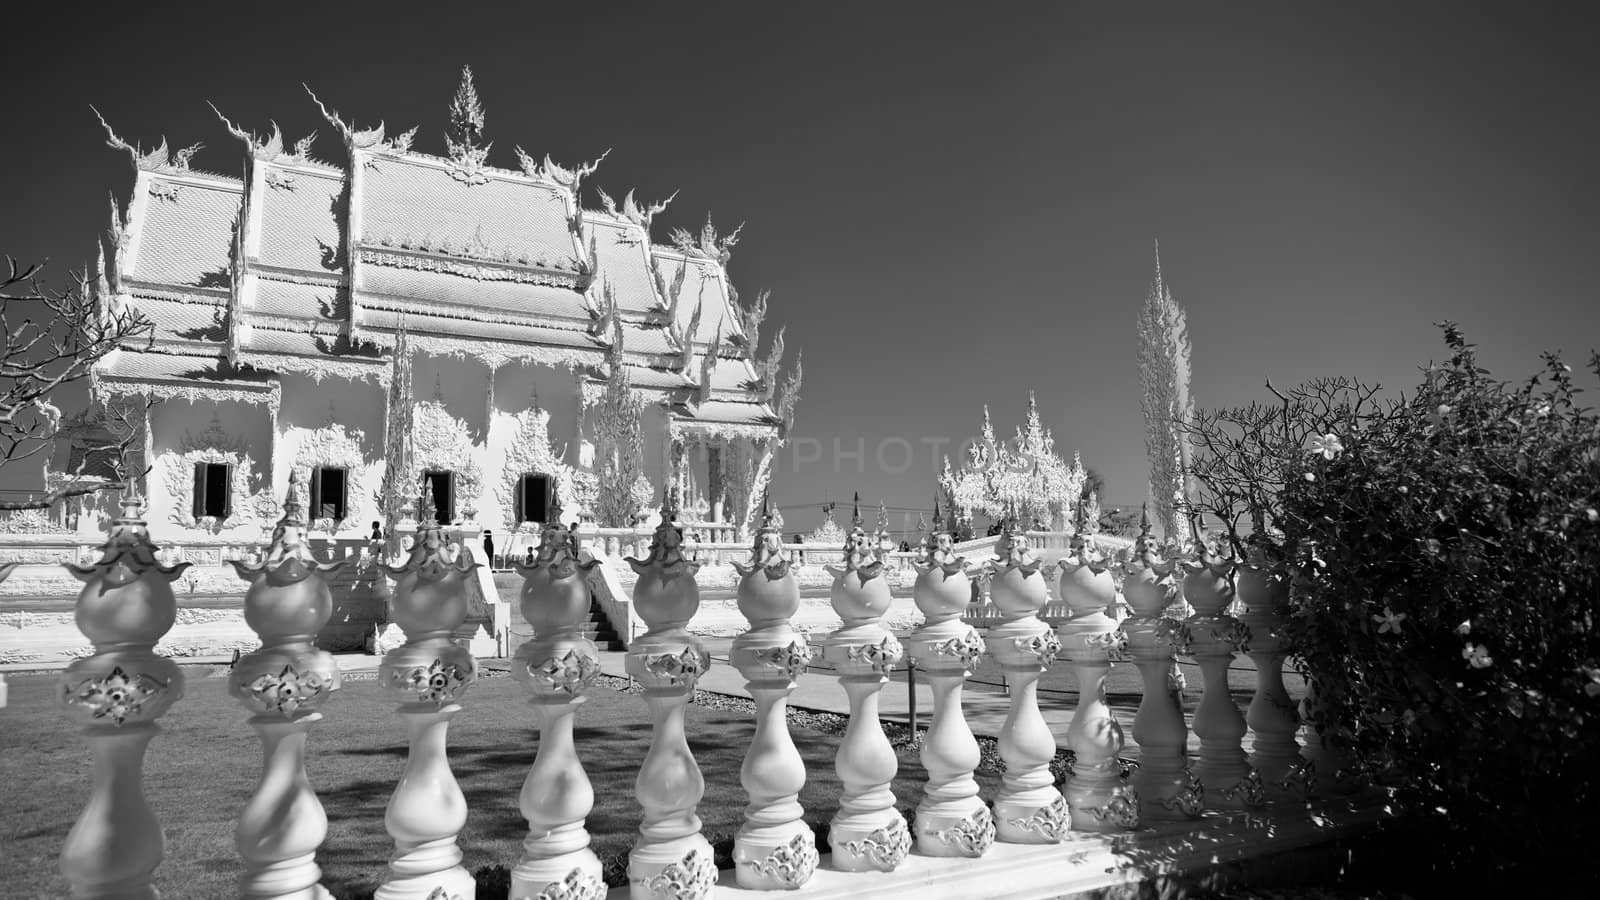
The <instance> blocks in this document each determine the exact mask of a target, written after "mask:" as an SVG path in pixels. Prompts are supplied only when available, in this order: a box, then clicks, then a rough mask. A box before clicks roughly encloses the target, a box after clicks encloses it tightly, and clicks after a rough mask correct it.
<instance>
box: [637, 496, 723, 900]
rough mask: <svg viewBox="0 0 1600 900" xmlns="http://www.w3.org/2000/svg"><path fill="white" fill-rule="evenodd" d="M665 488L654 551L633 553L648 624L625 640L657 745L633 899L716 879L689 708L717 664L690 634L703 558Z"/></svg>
mask: <svg viewBox="0 0 1600 900" xmlns="http://www.w3.org/2000/svg"><path fill="white" fill-rule="evenodd" d="M677 517H678V511H677V510H676V509H675V508H673V506H672V491H671V490H669V489H663V490H662V500H661V524H659V525H658V526H656V532H655V537H654V539H653V540H651V542H650V555H649V556H648V557H646V558H644V559H629V560H628V565H629V566H631V567H632V568H633V571H634V572H635V573H636V574H637V575H638V576H639V580H638V581H637V582H635V583H634V586H633V608H634V609H635V610H637V611H638V613H639V618H640V619H642V620H644V623H645V627H646V629H647V630H646V631H645V633H644V634H642V635H640V636H639V637H638V638H636V639H635V640H634V641H633V643H632V644H630V645H629V646H628V661H627V669H628V674H629V675H631V676H633V677H634V678H635V679H637V680H638V682H639V684H640V685H641V686H642V687H643V688H644V700H645V704H646V705H647V706H649V708H650V720H651V732H650V750H649V751H648V752H647V753H646V754H645V757H644V764H643V765H641V766H640V767H639V778H638V781H637V782H636V784H635V792H636V794H637V796H638V798H639V805H640V806H641V807H643V808H644V821H643V822H641V823H640V824H639V841H638V843H636V844H634V847H633V850H632V851H630V852H629V853H628V884H629V888H628V896H629V897H631V898H632V900H701V898H704V897H707V896H709V895H710V893H711V889H712V887H713V886H715V884H716V881H717V864H716V863H715V862H714V861H713V858H712V852H711V843H710V842H709V841H707V840H706V839H705V837H704V836H703V835H702V834H701V833H700V816H699V815H698V814H697V812H696V807H697V806H699V804H700V798H701V796H703V795H704V794H705V787H706V783H705V778H704V777H703V776H702V775H701V774H700V766H699V765H698V764H696V763H695V760H694V752H693V751H692V750H690V749H689V741H688V739H687V737H685V735H684V726H683V715H684V707H685V706H687V705H688V703H689V699H690V698H691V697H693V696H694V685H695V682H696V681H697V680H698V679H699V678H700V676H701V674H703V673H704V672H705V671H706V669H707V668H708V667H709V666H710V665H711V654H710V653H708V652H706V649H705V646H704V645H703V644H701V643H700V641H699V640H698V639H697V638H695V637H693V636H691V635H690V634H689V631H688V625H689V620H690V619H692V618H694V614H695V613H696V612H697V611H698V610H699V609H700V588H699V586H698V585H696V584H695V580H694V576H695V573H696V572H697V571H699V569H700V566H699V564H698V563H695V562H692V561H690V560H688V559H686V558H685V557H684V555H683V529H682V528H680V527H679V526H678V523H677V521H676V520H677Z"/></svg>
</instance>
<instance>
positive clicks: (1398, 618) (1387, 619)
mask: <svg viewBox="0 0 1600 900" xmlns="http://www.w3.org/2000/svg"><path fill="white" fill-rule="evenodd" d="M1405 619H1406V614H1405V613H1397V612H1394V611H1392V610H1390V609H1389V607H1387V606H1385V607H1384V608H1383V615H1381V616H1373V617H1372V621H1374V622H1377V623H1378V633H1379V634H1387V633H1389V632H1391V631H1392V632H1394V633H1395V634H1399V633H1400V623H1401V622H1404V621H1405Z"/></svg>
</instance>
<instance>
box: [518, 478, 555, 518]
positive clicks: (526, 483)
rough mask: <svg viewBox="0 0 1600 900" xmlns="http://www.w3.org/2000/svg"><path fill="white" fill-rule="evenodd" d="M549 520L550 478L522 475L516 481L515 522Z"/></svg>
mask: <svg viewBox="0 0 1600 900" xmlns="http://www.w3.org/2000/svg"><path fill="white" fill-rule="evenodd" d="M549 520H550V476H548V475H524V476H522V477H521V478H520V479H518V480H517V522H518V523H522V522H538V523H539V524H541V525H543V524H545V523H546V522H548V521H549Z"/></svg>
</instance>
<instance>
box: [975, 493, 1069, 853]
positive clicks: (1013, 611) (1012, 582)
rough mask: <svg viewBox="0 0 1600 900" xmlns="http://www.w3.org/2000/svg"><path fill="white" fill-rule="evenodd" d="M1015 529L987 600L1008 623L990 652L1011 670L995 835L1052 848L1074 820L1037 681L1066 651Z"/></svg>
mask: <svg viewBox="0 0 1600 900" xmlns="http://www.w3.org/2000/svg"><path fill="white" fill-rule="evenodd" d="M1015 526H1016V522H1015V521H1014V520H1012V519H1010V518H1008V519H1007V520H1006V525H1005V531H1004V532H1003V533H1002V535H1001V538H1000V546H999V548H998V549H999V553H998V554H997V555H996V557H995V558H994V559H993V560H990V561H989V562H988V563H987V570H988V574H989V601H990V602H991V603H993V604H994V607H995V608H996V609H998V610H999V611H1000V615H1001V617H1002V619H1003V620H1004V621H1002V622H1001V623H1000V624H999V625H996V626H995V627H994V628H993V629H991V630H990V632H989V640H988V644H989V652H990V653H991V654H993V655H994V658H995V660H996V661H997V662H999V663H1000V666H1001V668H1002V669H1003V670H1004V671H1005V676H1006V681H1007V683H1008V684H1009V686H1010V692H1009V693H1010V695H1011V704H1010V707H1009V709H1008V710H1007V712H1006V721H1005V724H1004V725H1003V726H1001V729H1000V758H1001V759H1002V760H1004V761H1005V764H1006V772H1005V775H1004V776H1003V777H1002V779H1001V783H1000V794H999V796H997V797H996V798H995V801H994V817H995V829H996V834H997V836H998V837H999V839H1000V840H1002V841H1006V842H1009V843H1013V844H1053V843H1057V842H1059V841H1060V840H1062V839H1063V838H1065V837H1066V833H1067V828H1068V826H1069V824H1070V816H1069V813H1068V811H1067V801H1066V799H1065V798H1063V797H1062V796H1061V792H1060V791H1058V790H1056V779H1055V775H1053V774H1052V773H1051V772H1050V762H1051V760H1053V759H1055V756H1056V739H1055V735H1053V734H1051V733H1050V725H1049V723H1047V722H1045V720H1044V715H1043V714H1041V713H1040V712H1039V690H1038V689H1039V676H1041V675H1043V674H1044V672H1045V670H1046V669H1048V668H1049V667H1050V664H1051V663H1052V662H1054V661H1055V658H1056V655H1057V654H1059V653H1060V652H1061V641H1060V640H1059V639H1057V638H1056V633H1055V630H1054V629H1052V628H1051V627H1050V626H1049V625H1046V624H1045V623H1044V622H1043V621H1041V620H1040V619H1039V611H1040V610H1041V609H1043V608H1044V605H1045V604H1046V603H1048V602H1049V600H1050V592H1049V589H1048V588H1047V587H1046V586H1045V577H1044V571H1042V570H1041V568H1040V564H1039V561H1038V560H1037V559H1035V558H1034V556H1033V552H1032V550H1031V549H1030V548H1029V546H1028V537H1027V535H1026V534H1024V533H1020V532H1018V531H1016V530H1015Z"/></svg>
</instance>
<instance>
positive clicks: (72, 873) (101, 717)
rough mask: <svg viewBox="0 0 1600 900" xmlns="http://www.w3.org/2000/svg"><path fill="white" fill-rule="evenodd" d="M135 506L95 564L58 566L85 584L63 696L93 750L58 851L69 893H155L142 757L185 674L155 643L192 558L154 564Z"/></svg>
mask: <svg viewBox="0 0 1600 900" xmlns="http://www.w3.org/2000/svg"><path fill="white" fill-rule="evenodd" d="M139 507H140V502H139V498H138V497H137V496H135V495H134V494H133V492H132V490H131V489H130V490H128V491H127V492H126V493H124V494H123V498H122V515H121V516H119V517H117V518H116V519H114V520H113V521H112V523H111V531H110V534H108V535H107V536H106V542H105V543H104V544H102V545H101V547H100V554H101V555H100V559H99V561H98V562H95V563H92V564H90V565H87V566H80V565H76V564H73V563H66V564H64V565H65V566H66V568H67V571H69V572H71V573H72V574H73V576H74V577H76V578H77V579H78V580H80V581H82V582H83V588H82V590H80V591H79V593H78V601H77V605H76V609H75V618H76V620H77V625H78V630H79V631H81V632H83V634H84V636H85V637H87V638H88V639H89V641H90V642H91V643H93V644H94V654H93V655H91V656H88V657H85V658H83V659H80V660H77V661H76V662H74V663H73V664H72V665H70V666H68V667H67V669H66V671H65V672H64V673H63V675H62V681H61V699H62V702H63V703H64V704H65V705H66V707H67V710H68V713H69V714H70V715H71V716H72V717H73V718H74V719H76V720H77V721H79V722H81V723H82V724H83V725H84V726H85V727H84V734H85V735H86V736H87V739H88V742H89V749H90V751H91V752H92V753H93V755H94V770H93V773H92V775H91V781H90V788H89V802H88V804H87V805H86V806H85V807H84V810H83V813H82V814H81V815H79V817H78V820H77V822H75V823H73V826H72V830H71V831H69V832H67V840H66V843H65V844H64V845H63V846H62V848H61V874H63V875H65V876H66V878H67V883H68V884H69V885H70V886H71V890H72V896H73V897H119V898H121V897H127V898H155V897H158V896H159V895H158V894H157V893H156V890H155V888H154V887H153V886H152V885H151V881H152V879H153V876H154V874H155V870H156V867H157V866H159V865H161V858H162V855H163V853H164V850H165V842H164V841H163V839H162V836H161V824H160V822H158V821H157V820H156V816H155V813H154V812H152V811H151V809H150V804H149V803H148V802H147V801H146V800H145V796H144V784H143V773H144V754H145V749H146V748H147V747H148V746H149V744H150V739H151V738H153V737H155V736H156V734H157V733H158V732H159V731H160V728H159V727H158V726H157V725H156V720H157V719H158V718H160V717H161V716H162V714H164V713H165V712H166V711H167V710H168V709H170V708H171V707H172V704H174V703H176V702H177V701H178V700H180V699H182V697H183V674H182V673H181V672H180V671H179V670H178V667H177V665H176V664H174V663H173V662H172V660H170V659H166V658H164V657H160V656H157V655H156V654H155V645H156V642H157V641H159V640H161V637H162V636H163V635H165V634H166V633H167V631H168V630H169V629H171V628H172V625H173V623H174V622H175V621H177V615H178V601H177V599H176V598H175V597H174V596H173V593H172V582H173V581H175V580H177V578H178V577H179V576H180V575H182V574H183V571H184V570H185V569H187V568H188V567H189V563H186V562H182V563H178V564H176V565H172V566H165V565H162V564H161V563H159V562H158V561H157V559H156V547H155V545H154V544H153V543H151V541H150V534H149V532H148V531H147V530H146V528H145V522H144V520H143V519H141V518H140V517H139Z"/></svg>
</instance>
